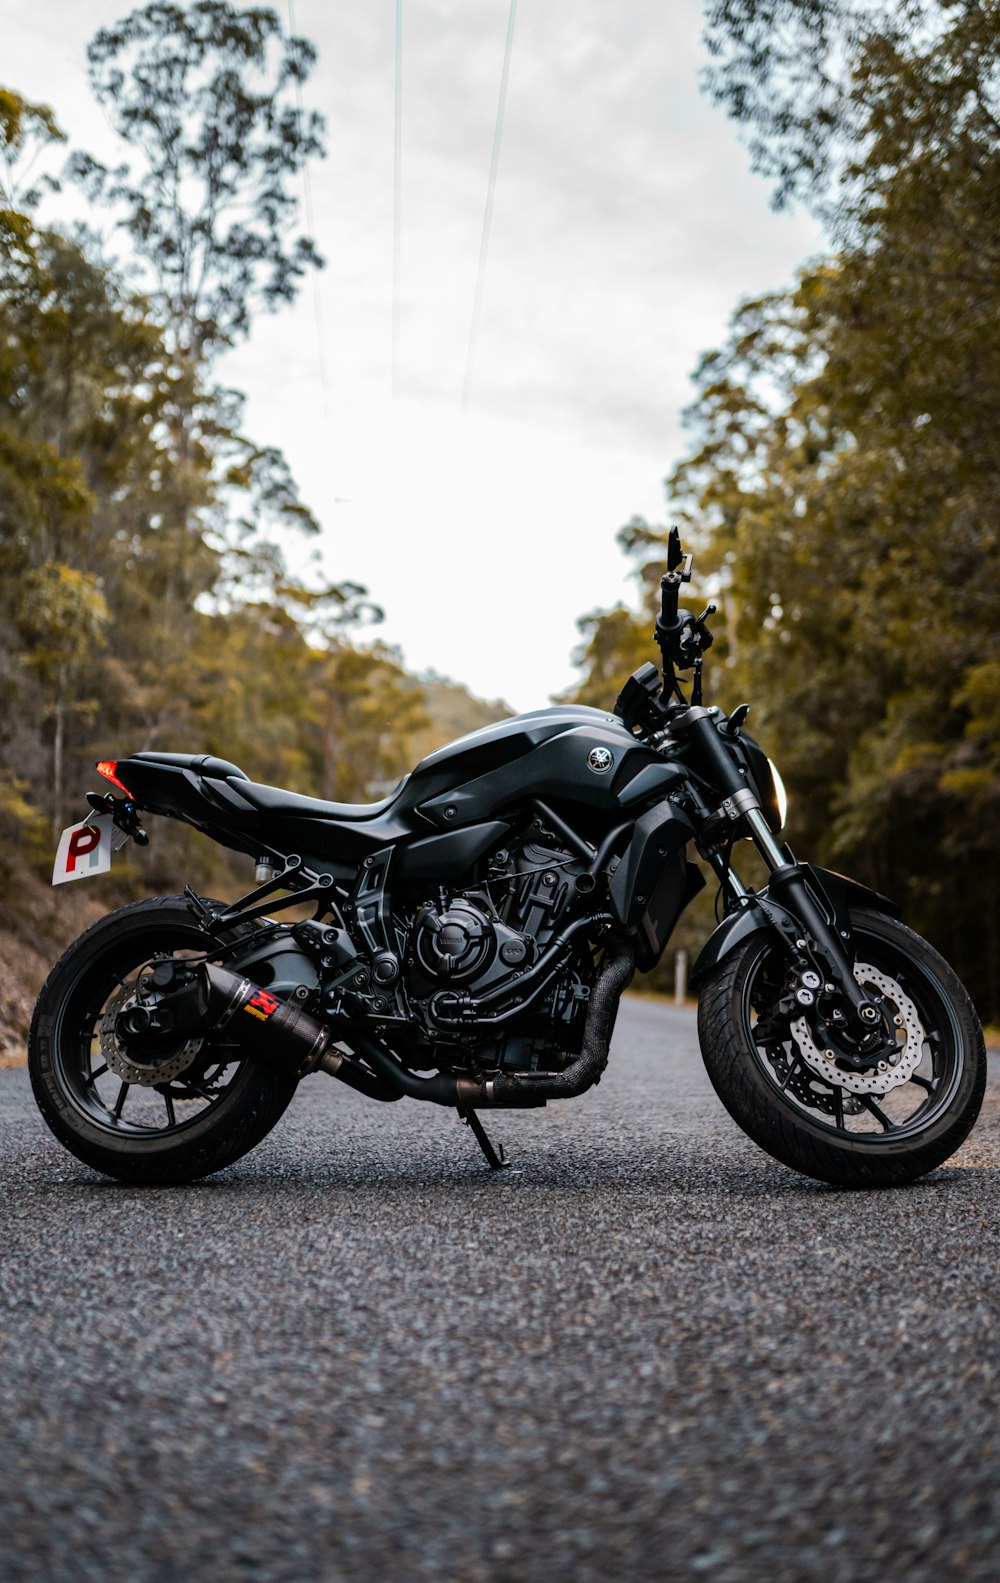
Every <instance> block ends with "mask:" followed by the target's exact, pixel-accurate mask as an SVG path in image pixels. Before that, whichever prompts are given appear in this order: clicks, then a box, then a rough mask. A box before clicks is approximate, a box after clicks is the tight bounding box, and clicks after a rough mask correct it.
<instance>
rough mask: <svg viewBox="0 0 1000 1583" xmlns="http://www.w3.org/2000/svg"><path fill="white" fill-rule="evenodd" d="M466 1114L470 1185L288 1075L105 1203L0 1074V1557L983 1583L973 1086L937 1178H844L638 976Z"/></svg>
mask: <svg viewBox="0 0 1000 1583" xmlns="http://www.w3.org/2000/svg"><path fill="white" fill-rule="evenodd" d="M994 1059H997V1058H994ZM491 1129H492V1131H493V1132H494V1134H495V1135H496V1136H497V1137H498V1138H501V1139H502V1140H503V1141H504V1142H505V1144H506V1145H507V1147H508V1152H509V1153H510V1154H511V1155H512V1156H513V1159H514V1164H513V1168H512V1169H510V1170H509V1171H507V1172H504V1173H503V1174H502V1175H500V1176H493V1175H491V1174H490V1173H489V1172H488V1171H487V1170H486V1169H485V1166H484V1164H483V1162H482V1160H481V1158H480V1156H479V1155H478V1151H477V1150H476V1148H475V1145H474V1143H473V1140H472V1138H471V1137H470V1135H469V1133H468V1131H467V1129H466V1128H464V1127H463V1126H462V1125H461V1124H460V1122H459V1121H458V1119H457V1118H456V1117H455V1116H453V1115H452V1114H450V1113H448V1112H446V1111H442V1110H438V1109H436V1108H434V1107H431V1106H424V1105H417V1104H413V1103H410V1102H408V1101H404V1102H403V1103H402V1104H399V1105H394V1106H384V1107H383V1106H377V1105H375V1104H372V1103H370V1102H367V1101H365V1100H363V1099H362V1098H360V1096H357V1095H355V1094H353V1093H352V1092H351V1091H350V1090H347V1089H345V1088H343V1087H342V1086H341V1085H339V1084H337V1083H335V1082H333V1081H331V1080H330V1079H327V1078H322V1077H316V1078H311V1079H310V1080H309V1081H308V1083H306V1084H304V1085H303V1087H302V1088H301V1089H300V1091H299V1094H298V1095H297V1097H296V1100H295V1102H294V1104H293V1106H292V1108H291V1109H290V1110H289V1112H288V1113H287V1115H286V1117H285V1119H284V1120H283V1121H282V1123H281V1124H280V1126H279V1127H278V1128H277V1129H276V1131H275V1132H274V1133H273V1134H272V1135H271V1137H270V1138H269V1139H267V1140H266V1141H265V1143H264V1144H262V1145H261V1147H260V1148H259V1149H258V1150H257V1151H256V1153H255V1154H253V1155H251V1156H250V1157H249V1158H248V1159H247V1160H244V1161H242V1162H240V1163H239V1164H238V1165H236V1166H234V1167H232V1168H231V1169H229V1170H228V1171H226V1172H224V1173H222V1174H221V1175H220V1176H218V1177H215V1178H213V1179H210V1180H209V1181H207V1182H205V1183H202V1184H199V1185H196V1186H193V1187H190V1188H184V1189H166V1190H160V1191H148V1190H147V1191H137V1190H134V1189H131V1188H123V1187H118V1186H114V1185H112V1184H110V1183H107V1182H105V1181H104V1180H103V1179H101V1178H98V1177H97V1176H95V1175H94V1174H93V1173H91V1172H90V1171H88V1170H87V1169H86V1168H84V1167H83V1166H80V1165H78V1164H77V1163H76V1162H75V1161H74V1160H73V1159H72V1158H70V1157H69V1156H68V1155H66V1154H64V1153H63V1152H62V1151H61V1150H60V1148H59V1146H58V1145H57V1144H56V1143H55V1141H54V1140H53V1139H51V1138H50V1136H49V1134H48V1133H47V1131H46V1130H45V1128H44V1126H43V1124H42V1122H41V1120H40V1119H39V1118H38V1117H37V1115H36V1113H35V1112H34V1110H33V1107H32V1103H31V1098H30V1092H29V1089H28V1084H27V1080H26V1074H25V1073H24V1072H23V1071H13V1072H3V1073H0V1180H2V1194H3V1197H2V1203H3V1210H2V1218H3V1243H2V1254H3V1265H2V1304H0V1333H2V1334H0V1340H2V1360H3V1368H2V1384H0V1391H2V1407H3V1437H4V1444H3V1447H2V1450H0V1457H2V1463H0V1471H2V1478H0V1488H2V1498H0V1504H2V1512H0V1575H2V1577H3V1579H4V1583H22V1580H25V1583H27V1580H29V1579H30V1580H31V1583H63V1580H73V1583H75V1580H78V1579H79V1580H88V1583H89V1580H94V1583H119V1580H121V1583H174V1580H183V1583H202V1580H211V1583H226V1580H229V1579H234V1580H241V1583H242V1580H247V1583H278V1580H280V1583H319V1580H324V1583H326V1580H329V1583H335V1580H340V1579H345V1580H351V1583H354V1580H358V1583H362V1580H363V1583H409V1580H419V1583H423V1580H432V1579H433V1580H435V1583H438V1580H445V1583H487V1580H489V1583H535V1580H538V1583H561V1580H564V1579H565V1580H572V1583H598V1580H600V1583H607V1580H609V1579H626V1580H629V1583H631V1580H637V1583H638V1580H642V1583H646V1580H674V1579H686V1578H692V1579H700V1578H705V1579H711V1580H721V1583H730V1580H740V1583H743V1580H759V1579H774V1580H788V1583H805V1580H811V1579H822V1580H823V1583H865V1580H868V1579H871V1580H876V1579H877V1580H879V1583H887V1580H895V1579H907V1580H917V1579H928V1580H929V1579H932V1578H933V1579H934V1580H935V1583H942V1580H947V1583H953V1580H956V1579H958V1580H973V1579H975V1580H980V1579H982V1580H987V1579H989V1580H990V1583H995V1580H996V1579H997V1577H998V1576H1000V1494H998V1485H1000V1481H998V1472H1000V1457H998V1448H1000V1430H998V1423H997V1397H998V1375H1000V1335H998V1330H1000V1327H998V1322H997V1321H998V1307H1000V1304H998V1292H997V1271H996V1265H997V1248H998V1235H997V1218H998V1210H1000V1080H998V1076H996V1075H995V1076H994V1077H993V1079H992V1081H991V1087H990V1092H989V1096H988V1100H987V1107H986V1110H985V1111H984V1115H983V1118H982V1120H981V1121H980V1123H979V1126H978V1128H977V1130H976V1131H975V1132H974V1134H973V1136H972V1139H971V1140H970V1142H969V1143H968V1144H967V1145H966V1146H965V1148H964V1149H963V1150H962V1151H961V1153H960V1154H959V1155H958V1156H957V1157H956V1158H955V1159H954V1161H952V1162H951V1163H950V1164H949V1165H948V1166H947V1167H945V1168H944V1169H942V1170H940V1171H938V1172H936V1173H935V1174H934V1175H933V1176H932V1177H930V1178H928V1179H926V1180H925V1181H924V1182H923V1183H922V1184H918V1185H917V1186H915V1187H911V1188H909V1189H903V1190H899V1191H895V1192H891V1193H864V1194H849V1193H843V1192H837V1191H834V1190H833V1189H830V1188H826V1187H822V1186H820V1185H819V1184H816V1183H812V1182H809V1181H807V1180H806V1179H804V1178H801V1177H797V1176H796V1175H794V1174H793V1173H792V1172H791V1171H788V1170H786V1169H785V1168H784V1167H782V1166H779V1165H777V1164H775V1163H773V1162H771V1161H770V1160H769V1159H768V1158H767V1157H766V1156H765V1155H763V1154H761V1153H760V1152H759V1150H757V1149H756V1148H755V1147H754V1145H752V1144H751V1143H749V1142H748V1141H747V1140H746V1139H744V1138H743V1137H742V1135H741V1134H740V1133H739V1132H738V1131H737V1129H736V1128H735V1126H734V1125H733V1124H732V1123H731V1122H730V1121H729V1118H728V1117H727V1116H726V1114H725V1112H724V1111H723V1110H722V1108H721V1106H720V1105H719V1103H718V1101H717V1100H716V1098H715V1096H714V1094H713V1093H712V1092H711V1090H710V1088H709V1085H708V1082H707V1079H706V1078H705V1076H704V1073H703V1071H702V1068H701V1065H700V1062H699V1060H698V1057H697V1054H696V1043H695V1032H694V1018H693V1016H692V1015H691V1014H690V1013H689V1012H682V1011H674V1010H673V1009H670V1008H663V1007H661V1006H658V1005H655V1004H651V1003H648V1002H639V1001H631V1002H628V1003H626V1006H625V1007H624V1009H623V1012H622V1015H621V1017H620V1019H619V1027H618V1033H617V1035H616V1039H615V1045H614V1050H613V1055H612V1065H611V1068H610V1071H609V1073H608V1076H607V1077H606V1078H605V1080H604V1082H603V1083H602V1084H601V1086H600V1088H599V1089H598V1090H596V1091H595V1092H593V1093H591V1094H589V1095H587V1096H585V1097H584V1098H583V1099H581V1100H577V1101H575V1102H570V1103H565V1104H562V1105H560V1106H553V1107H550V1108H549V1109H548V1110H546V1111H544V1112H540V1113H535V1114H524V1115H508V1116H497V1117H495V1118H491Z"/></svg>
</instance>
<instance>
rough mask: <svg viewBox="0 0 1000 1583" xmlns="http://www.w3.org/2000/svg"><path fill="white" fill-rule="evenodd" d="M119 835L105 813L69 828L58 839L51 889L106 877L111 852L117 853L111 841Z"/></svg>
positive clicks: (115, 845) (116, 844)
mask: <svg viewBox="0 0 1000 1583" xmlns="http://www.w3.org/2000/svg"><path fill="white" fill-rule="evenodd" d="M120 834H121V832H120V831H118V830H116V829H115V824H114V820H113V819H112V817H111V815H110V814H106V813H105V814H98V815H97V817H96V818H91V819H86V820H84V822H83V824H71V825H70V827H69V829H68V830H64V831H63V833H62V835H61V836H60V837H59V847H58V850H57V852H56V860H55V863H54V865H53V868H52V883H53V885H65V884H66V882H67V881H68V880H71V879H93V878H94V877H95V876H96V875H98V874H106V873H107V872H108V870H109V868H110V867H111V853H112V850H113V849H114V850H117V848H118V846H119V844H120V843H119V842H117V841H115V840H114V839H113V838H114V837H115V836H118V835H120Z"/></svg>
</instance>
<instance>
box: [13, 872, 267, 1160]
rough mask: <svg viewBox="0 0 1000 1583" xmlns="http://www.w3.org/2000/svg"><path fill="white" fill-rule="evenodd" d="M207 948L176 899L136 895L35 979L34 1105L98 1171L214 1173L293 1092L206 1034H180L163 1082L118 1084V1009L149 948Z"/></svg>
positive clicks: (121, 1056)
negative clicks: (192, 1036)
mask: <svg viewBox="0 0 1000 1583" xmlns="http://www.w3.org/2000/svg"><path fill="white" fill-rule="evenodd" d="M208 944H209V942H208V940H207V939H206V936H205V935H204V934H203V933H202V931H201V930H200V929H199V928H198V926H197V924H196V923H195V921H194V918H193V917H192V915H191V913H190V911H189V910H188V907H187V904H186V903H185V901H184V898H183V897H182V896H167V897H157V898H153V899H151V900H148V901H140V902H136V903H134V904H132V905H131V906H128V907H122V908H120V909H119V910H118V911H117V912H113V913H110V914H109V915H108V916H107V917H106V918H102V919H101V920H100V921H99V922H98V923H96V924H94V925H93V927H92V928H90V929H88V930H87V931H86V933H85V934H82V935H81V936H80V938H79V939H78V940H76V941H75V942H74V943H73V945H71V946H70V947H69V949H68V950H67V951H66V952H65V953H64V955H63V956H62V957H60V959H59V961H58V962H57V963H56V965H55V967H54V968H53V969H52V972H51V973H50V974H49V976H48V978H47V979H46V981H45V984H44V985H43V986H42V990H41V993H40V995H39V997H38V1002H37V1004H36V1006H35V1012H34V1016H33V1018H32V1023H31V1031H30V1033H29V1035H28V1069H29V1073H30V1077H31V1085H32V1089H33V1090H34V1095H35V1100H36V1102H37V1104H38V1108H39V1110H40V1111H41V1113H42V1116H43V1117H44V1119H45V1121H46V1123H47V1124H48V1126H49V1128H50V1129H51V1131H52V1132H53V1133H54V1134H55V1136H56V1137H57V1138H58V1139H59V1142H60V1143H61V1144H63V1146H64V1147H65V1148H67V1149H68V1150H69V1151H70V1153H71V1154H75V1155H76V1157H77V1159H79V1160H82V1161H83V1162H84V1163H85V1164H86V1165H89V1166H92V1167H93V1169H94V1170H97V1171H102V1172H103V1173H104V1174H105V1175H106V1176H113V1177H116V1178H117V1179H118V1180H119V1181H123V1182H131V1183H134V1184H142V1185H148V1186H166V1185H168V1184H177V1183H182V1182H192V1181H195V1180H197V1179H198V1178H199V1177H202V1176H208V1175H210V1174H211V1173H212V1172H214V1171H221V1170H222V1169H223V1167H224V1166H227V1165H231V1164H232V1163H233V1161H234V1160H238V1159H239V1158H240V1157H241V1156H242V1155H244V1154H246V1153H248V1151H249V1150H250V1149H252V1148H254V1147H255V1146H256V1145H257V1144H258V1143H259V1142H260V1141H261V1139H262V1138H263V1137H265V1136H266V1134H267V1133H268V1132H270V1130H271V1128H272V1127H273V1126H274V1125H275V1123H276V1122H277V1121H278V1120H279V1119H280V1117H281V1116H282V1114H283V1112H284V1111H285V1109H286V1107H287V1105H288V1103H289V1101H290V1100H291V1098H292V1095H293V1094H294V1092H295V1089H296V1086H297V1085H296V1080H295V1077H294V1075H291V1076H290V1075H289V1074H287V1073H285V1072H282V1071H280V1070H277V1069H272V1068H270V1067H265V1066H263V1065H261V1064H259V1063H255V1062H254V1061H252V1060H247V1059H245V1058H241V1057H240V1055H239V1053H238V1052H237V1051H236V1050H235V1049H234V1048H233V1047H231V1046H229V1047H227V1046H226V1045H225V1044H224V1043H223V1042H222V1041H221V1040H220V1041H218V1042H217V1043H213V1042H212V1041H211V1039H204V1040H201V1039H189V1040H187V1041H185V1040H184V1039H183V1038H179V1039H178V1041H177V1047H176V1050H168V1051H167V1052H166V1054H167V1057H168V1061H169V1064H168V1065H165V1066H164V1068H163V1070H164V1073H165V1074H168V1075H167V1076H166V1081H163V1082H152V1081H139V1082H129V1081H127V1080H126V1079H127V1077H128V1076H129V1075H130V1072H129V1070H128V1063H127V1061H126V1059H125V1052H123V1051H122V1050H121V1049H120V1047H119V1046H118V1044H117V1042H116V1041H115V1039H114V1036H113V1018H114V1013H115V1008H116V1005H123V1004H125V1003H126V1001H127V999H128V995H129V993H130V989H129V986H130V985H131V984H132V983H133V982H134V979H135V976H136V974H137V973H138V971H139V969H140V968H142V967H143V966H144V965H145V964H146V963H148V962H149V961H150V959H151V958H152V957H153V956H154V954H157V953H164V952H166V953H169V954H178V953H179V954H182V955H183V954H189V955H203V954H204V953H205V951H206V949H207V948H208ZM102 1024H103V1026H102ZM109 1056H110V1060H109ZM123 1065H124V1066H125V1070H124V1071H123V1070H120V1068H122V1067H123ZM173 1067H177V1068H179V1069H178V1070H177V1071H176V1072H174V1071H172V1068H173Z"/></svg>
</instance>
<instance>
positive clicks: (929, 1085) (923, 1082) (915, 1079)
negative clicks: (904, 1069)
mask: <svg viewBox="0 0 1000 1583" xmlns="http://www.w3.org/2000/svg"><path fill="white" fill-rule="evenodd" d="M910 1082H911V1083H916V1084H917V1086H918V1087H919V1088H926V1090H927V1092H928V1094H933V1092H934V1087H935V1085H934V1083H933V1082H932V1081H931V1079H930V1078H929V1077H921V1076H920V1073H919V1072H911V1073H910Z"/></svg>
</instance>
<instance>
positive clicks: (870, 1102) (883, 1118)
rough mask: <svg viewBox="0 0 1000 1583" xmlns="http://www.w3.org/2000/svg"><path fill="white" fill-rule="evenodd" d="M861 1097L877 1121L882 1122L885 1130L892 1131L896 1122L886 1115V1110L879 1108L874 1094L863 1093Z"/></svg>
mask: <svg viewBox="0 0 1000 1583" xmlns="http://www.w3.org/2000/svg"><path fill="white" fill-rule="evenodd" d="M860 1098H861V1103H862V1104H863V1105H864V1107H865V1109H866V1110H870V1111H871V1113H872V1115H873V1116H874V1117H875V1119H876V1121H879V1122H881V1124H882V1130H883V1132H891V1131H892V1130H893V1126H894V1123H893V1122H891V1121H890V1120H889V1117H888V1116H887V1115H886V1113H885V1111H884V1110H880V1109H879V1107H878V1105H876V1103H875V1101H874V1099H873V1098H872V1096H871V1095H870V1094H862V1095H861V1096H860Z"/></svg>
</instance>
